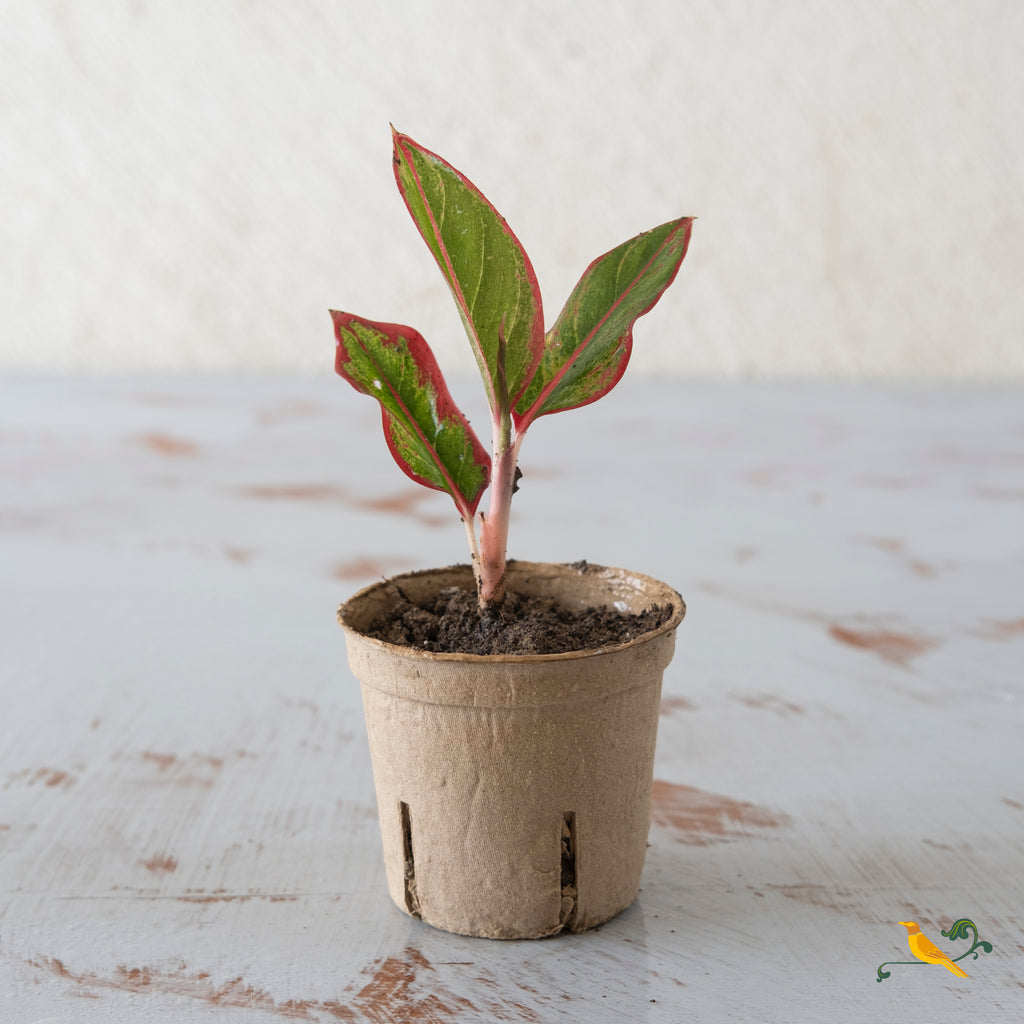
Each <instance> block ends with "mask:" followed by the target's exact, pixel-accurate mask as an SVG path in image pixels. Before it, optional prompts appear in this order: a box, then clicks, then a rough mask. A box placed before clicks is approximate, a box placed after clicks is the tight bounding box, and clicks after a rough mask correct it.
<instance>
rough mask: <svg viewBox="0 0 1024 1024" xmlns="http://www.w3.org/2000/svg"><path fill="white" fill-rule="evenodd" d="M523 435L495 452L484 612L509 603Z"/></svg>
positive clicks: (483, 556)
mask: <svg viewBox="0 0 1024 1024" xmlns="http://www.w3.org/2000/svg"><path fill="white" fill-rule="evenodd" d="M522 439H523V435H522V434H520V435H519V436H518V437H517V438H516V440H515V442H514V443H513V444H511V445H509V446H508V447H507V448H506V449H505V450H504V451H501V452H495V454H494V461H493V464H492V467H491V495H490V508H489V509H488V511H487V514H486V515H485V514H484V513H483V512H481V513H480V595H479V596H480V609H481V611H485V612H486V611H494V610H495V609H496V608H498V607H499V606H500V605H501V603H502V602H503V601H504V600H505V560H506V552H507V548H508V524H509V518H510V514H511V510H512V494H513V492H514V491H515V488H516V466H517V464H518V461H519V445H520V443H521V442H522Z"/></svg>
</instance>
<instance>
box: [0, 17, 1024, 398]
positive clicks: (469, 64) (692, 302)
mask: <svg viewBox="0 0 1024 1024" xmlns="http://www.w3.org/2000/svg"><path fill="white" fill-rule="evenodd" d="M1022 54H1024V4H1022V3H1020V2H1019V0H972V2H970V3H965V2H963V0H932V2H913V0H892V2H885V0H876V2H869V0H858V2H854V0H843V2H839V0H833V2H811V0H746V2H743V0H697V2H686V0H629V2H613V0H592V2H589V3H582V2H581V3H564V2H558V0H501V2H482V0H475V2H467V0H446V2H444V3H440V2H437V0H421V2H416V3H414V2H408V3H402V2H396V0H376V3H370V2H355V0H350V2H335V3H330V2H320V3H312V2H295V0H265V2H260V0H217V2H214V0H149V2H147V0H135V2H128V0H125V2H113V0H96V2H92V3H84V2H83V3H74V2H56V0H49V2H44V0H34V2H33V0H0V89H2V91H0V147H2V159H0V197H2V204H3V206H2V219H0V269H2V277H0V317H2V321H0V368H31V369H37V368H38V369H54V370H69V369H79V368H86V369H95V370H122V369H124V370H128V369H140V368H141V369H174V370H210V369H232V368H245V369H282V370H283V369H301V370H311V369H312V370H315V369H318V368H327V369H328V370H329V367H330V365H331V360H332V358H333V347H334V346H333V339H332V336H331V327H330V322H329V319H328V317H327V314H326V312H325V310H326V308H327V307H328V306H337V307H340V308H347V309H350V310H352V311H354V312H359V313H362V314H364V315H366V316H371V317H376V318H381V319H393V320H401V321H405V322H407V323H411V324H413V325H414V326H417V327H418V328H419V329H420V330H421V331H422V332H423V333H424V334H425V336H426V337H427V339H428V340H429V341H431V343H432V344H434V346H435V348H436V349H437V350H438V352H439V354H440V357H441V359H442V362H444V363H445V365H448V366H450V367H453V368H457V369H461V368H466V367H469V366H470V365H471V363H470V361H469V356H468V354H467V353H466V351H465V345H464V341H463V338H462V335H461V328H460V326H459V322H458V319H457V317H456V315H455V312H454V308H453V307H451V305H450V299H449V297H448V295H447V292H446V291H445V289H444V286H443V284H441V281H440V275H439V274H438V272H437V270H436V268H435V267H434V266H433V263H432V261H431V259H430V257H429V254H428V253H427V250H426V249H425V247H424V246H423V245H422V243H421V241H420V239H419V237H418V235H417V234H416V231H415V228H414V227H413V225H412V222H411V221H410V220H409V219H408V216H407V214H406V213H405V209H404V207H403V205H402V202H401V199H400V198H399V196H398V193H397V191H396V189H395V186H394V182H393V179H392V176H391V167H390V133H389V130H388V122H389V121H393V122H394V123H395V125H396V126H397V127H398V128H399V129H400V130H402V131H405V132H407V133H409V134H410V135H412V136H413V137H414V138H416V139H417V140H418V141H420V142H421V143H423V144H424V145H426V146H428V147H430V148H432V149H435V150H437V151H438V152H440V153H441V154H442V155H444V156H446V157H447V158H448V159H449V160H451V161H452V162H453V163H454V164H455V165H456V166H457V167H459V168H460V169H462V170H463V171H465V172H466V173H467V174H468V175H469V176H470V177H471V178H473V180H474V181H476V183H477V184H478V185H480V186H481V187H482V188H483V189H484V191H485V192H487V194H488V195H489V197H490V198H491V199H492V201H493V202H494V203H495V204H496V205H497V206H498V208H499V209H500V210H502V212H503V213H504V214H505V215H506V217H507V218H508V220H509V222H510V223H511V224H512V226H513V228H514V229H515V230H516V232H517V233H518V235H519V237H520V238H521V239H522V241H523V242H524V244H525V245H526V247H527V249H528V251H529V252H530V253H531V255H532V257H533V260H534V264H535V266H536V268H537V271H538V275H539V277H540V281H541V288H542V290H543V293H544V296H545V298H546V303H547V310H548V320H549V322H550V320H551V319H553V317H554V315H555V314H556V313H557V311H558V308H559V306H560V304H561V302H562V301H563V300H564V298H565V296H566V294H567V293H568V291H569V289H570V287H571V286H572V284H573V283H574V282H575V279H576V278H577V276H578V275H579V273H580V272H581V271H582V269H583V267H584V266H585V265H586V264H587V263H588V262H589V261H590V259H591V258H593V257H594V256H596V255H597V254H598V253H600V252H603V251H605V250H606V249H608V248H610V247H611V246H612V245H615V244H617V243H618V242H620V241H622V240H624V239H625V238H626V237H627V236H629V235H631V234H633V233H635V232H637V231H639V230H641V229H645V228H648V227H652V226H654V225H655V224H657V223H660V222H662V221H664V220H667V219H669V218H671V217H674V216H677V215H680V214H696V215H698V216H699V218H700V219H699V221H698V223H697V225H696V227H695V233H694V239H693V244H692V246H691V250H690V255H689V257H688V259H687V262H686V264H685V265H684V268H683V271H682V273H681V275H680V277H679V279H678V281H677V283H676V285H675V286H674V288H673V290H672V291H671V292H670V293H669V294H668V296H667V297H666V299H665V300H664V301H663V304H662V306H660V307H659V308H658V310H656V311H655V313H653V314H652V315H651V316H649V317H648V318H647V320H646V321H644V322H643V323H642V324H641V326H640V327H639V328H638V330H637V339H636V340H637V345H636V349H635V353H636V354H635V357H634V372H638V371H646V372H655V371H659V372H672V373H677V374H693V373H698V374H710V373H721V374H755V375H765V376H769V375H771V376H776V375H815V374H822V375H841V376H896V377H916V376H923V375H927V376H933V375H941V376H955V377H1009V376H1014V377H1018V378H1019V377H1022V376H1024V116H1022V115H1021V112H1020V102H1021V98H1022V97H1024V59H1022Z"/></svg>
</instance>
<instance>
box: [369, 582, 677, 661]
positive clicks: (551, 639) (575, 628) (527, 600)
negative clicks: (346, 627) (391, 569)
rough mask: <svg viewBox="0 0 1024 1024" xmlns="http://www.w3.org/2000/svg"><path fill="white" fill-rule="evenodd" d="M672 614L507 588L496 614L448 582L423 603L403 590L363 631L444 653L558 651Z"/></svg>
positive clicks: (623, 636)
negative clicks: (484, 611) (561, 600)
mask: <svg viewBox="0 0 1024 1024" xmlns="http://www.w3.org/2000/svg"><path fill="white" fill-rule="evenodd" d="M399 593H401V590H399ZM671 614H672V609H671V607H669V606H662V605H655V606H654V607H652V608H648V609H647V610H646V611H643V612H638V613H631V612H620V611H617V610H616V609H614V608H608V607H602V608H585V609H582V610H576V609H571V608H566V607H564V606H562V605H560V604H558V603H557V602H556V601H555V600H554V599H553V598H548V597H536V596H524V595H522V594H516V593H513V592H511V591H510V592H509V593H508V594H506V596H505V603H504V604H503V605H502V607H501V609H500V610H499V611H498V612H497V614H493V615H481V613H480V609H479V606H478V605H477V600H476V593H475V592H471V591H468V590H463V589H462V588H461V587H447V588H446V589H444V590H442V591H441V592H440V593H439V594H438V595H437V597H436V598H434V599H433V600H430V601H424V602H422V603H415V604H414V603H413V602H412V601H410V600H408V599H407V598H406V597H405V595H404V594H403V595H402V599H401V600H400V601H398V602H396V603H395V605H394V606H393V607H392V608H391V609H390V611H389V613H388V614H387V615H386V616H382V617H381V618H379V619H377V620H376V621H375V622H374V623H373V624H372V625H371V627H370V628H369V629H368V630H366V633H367V635H369V636H372V637H375V638H376V639H378V640H384V641H386V642H387V643H392V644H399V645H401V646H403V647H418V648H419V649H420V650H423V651H436V652H443V653H449V654H454V653H459V654H562V653H565V652H567V651H587V650H593V649H595V648H599V647H608V646H610V645H612V644H624V643H626V642H628V641H629V640H633V639H635V638H636V637H638V636H643V634H644V633H649V632H651V631H652V630H655V629H657V628H658V627H659V626H660V625H662V624H663V623H664V622H666V621H667V620H668V619H669V617H670V616H671Z"/></svg>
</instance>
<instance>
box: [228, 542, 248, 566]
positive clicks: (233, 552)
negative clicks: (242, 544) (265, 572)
mask: <svg viewBox="0 0 1024 1024" xmlns="http://www.w3.org/2000/svg"><path fill="white" fill-rule="evenodd" d="M224 556H225V557H226V558H227V559H228V561H230V562H239V563H241V564H244V563H246V562H251V561H252V556H253V553H252V552H251V551H250V550H249V549H248V548H234V547H231V546H230V545H229V544H225V545H224Z"/></svg>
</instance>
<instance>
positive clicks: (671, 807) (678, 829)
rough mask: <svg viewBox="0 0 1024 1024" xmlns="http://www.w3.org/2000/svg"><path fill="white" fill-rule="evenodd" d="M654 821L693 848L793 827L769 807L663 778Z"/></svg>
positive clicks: (654, 797) (657, 786)
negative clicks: (768, 830)
mask: <svg viewBox="0 0 1024 1024" xmlns="http://www.w3.org/2000/svg"><path fill="white" fill-rule="evenodd" d="M651 821H652V822H653V823H654V824H655V825H658V826H660V827H661V828H664V829H667V830H668V831H669V832H671V833H672V834H673V837H674V838H675V839H676V841H677V842H680V843H686V844H688V845H690V846H709V845H711V844H712V843H722V842H728V841H729V840H731V839H740V838H744V837H747V836H754V835H757V834H758V832H759V831H760V830H762V829H770V828H782V827H784V826H786V825H789V824H790V818H789V816H788V815H785V814H781V813H779V812H777V811H772V810H770V809H769V808H767V807H759V806H757V805H756V804H750V803H745V802H744V801H741V800H733V799H732V798H731V797H727V796H720V795H718V794H717V793H707V792H705V791H704V790H702V789H695V788H694V787H693V786H681V785H678V784H677V783H674V782H664V781H662V780H660V779H655V780H654V786H653V788H652V790H651Z"/></svg>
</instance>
